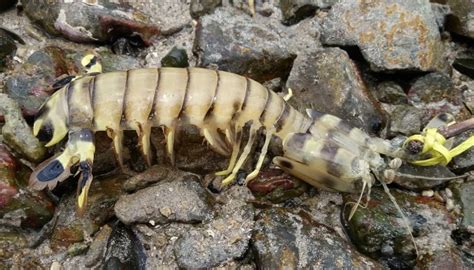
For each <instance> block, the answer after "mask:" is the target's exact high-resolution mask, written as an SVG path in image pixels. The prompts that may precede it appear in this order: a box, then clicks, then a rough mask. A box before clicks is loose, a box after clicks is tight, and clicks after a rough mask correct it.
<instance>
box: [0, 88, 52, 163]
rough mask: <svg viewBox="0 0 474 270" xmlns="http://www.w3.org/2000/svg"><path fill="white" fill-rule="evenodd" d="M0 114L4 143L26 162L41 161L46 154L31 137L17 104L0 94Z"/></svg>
mask: <svg viewBox="0 0 474 270" xmlns="http://www.w3.org/2000/svg"><path fill="white" fill-rule="evenodd" d="M0 113H1V114H3V116H4V119H5V125H3V127H2V136H3V140H4V141H5V143H7V144H8V145H9V146H10V147H11V148H12V149H13V150H15V151H16V152H17V153H19V154H20V155H21V156H22V157H24V158H26V159H28V160H31V161H34V162H35V161H36V162H37V161H40V160H42V158H43V157H44V155H45V153H46V150H45V148H44V146H43V145H42V144H41V143H40V142H39V140H38V139H37V138H36V137H34V136H33V132H32V131H31V128H30V127H29V126H28V124H27V123H26V121H25V119H23V116H22V115H21V111H20V107H19V106H18V104H17V103H16V102H15V101H14V100H12V99H10V98H9V97H8V96H7V95H5V94H0Z"/></svg>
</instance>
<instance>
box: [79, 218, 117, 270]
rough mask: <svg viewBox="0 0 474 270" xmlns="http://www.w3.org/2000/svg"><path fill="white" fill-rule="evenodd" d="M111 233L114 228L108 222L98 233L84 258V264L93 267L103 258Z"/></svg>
mask: <svg viewBox="0 0 474 270" xmlns="http://www.w3.org/2000/svg"><path fill="white" fill-rule="evenodd" d="M111 233H112V228H111V227H110V226H109V225H107V224H106V225H104V226H103V227H102V228H101V230H100V231H99V232H98V233H97V234H96V236H95V238H94V241H93V242H92V244H91V245H90V247H89V250H88V251H87V254H86V256H85V258H84V264H85V265H86V266H87V267H92V266H94V265H96V264H97V263H98V262H99V261H101V260H102V259H103V257H104V255H105V251H106V248H107V242H108V241H109V237H110V234H111Z"/></svg>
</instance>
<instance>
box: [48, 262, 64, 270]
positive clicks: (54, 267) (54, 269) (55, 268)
mask: <svg viewBox="0 0 474 270" xmlns="http://www.w3.org/2000/svg"><path fill="white" fill-rule="evenodd" d="M61 269H62V265H61V263H59V262H57V261H53V262H52V263H51V266H50V267H49V270H61Z"/></svg>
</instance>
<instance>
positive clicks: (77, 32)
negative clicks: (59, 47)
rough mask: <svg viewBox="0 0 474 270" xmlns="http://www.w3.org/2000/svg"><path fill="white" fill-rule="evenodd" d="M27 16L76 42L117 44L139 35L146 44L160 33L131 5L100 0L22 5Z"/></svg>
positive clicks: (45, 27)
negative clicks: (123, 38) (120, 40)
mask: <svg viewBox="0 0 474 270" xmlns="http://www.w3.org/2000/svg"><path fill="white" fill-rule="evenodd" d="M22 5H23V9H24V11H25V13H26V15H27V16H28V17H29V18H30V20H32V21H33V22H34V23H36V24H38V25H40V26H42V27H43V28H44V29H45V30H46V31H47V32H48V33H50V34H54V35H62V36H64V37H65V38H67V39H69V40H71V41H75V42H104V43H109V42H114V41H115V40H117V39H118V38H120V37H126V38H127V37H132V36H134V35H135V36H136V35H138V36H139V37H140V38H141V39H142V40H143V42H144V43H145V44H149V43H150V39H151V37H153V36H155V35H157V34H158V33H159V29H158V28H157V27H156V26H155V25H153V24H152V23H151V21H150V20H149V18H148V16H146V14H144V13H142V12H140V11H139V10H137V9H134V8H133V7H132V6H130V5H128V4H116V2H115V1H108V0H100V1H96V2H95V4H86V3H84V2H70V3H65V2H54V3H53V2H50V1H44V0H41V1H30V0H23V1H22Z"/></svg>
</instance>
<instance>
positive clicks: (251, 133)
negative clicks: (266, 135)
mask: <svg viewBox="0 0 474 270" xmlns="http://www.w3.org/2000/svg"><path fill="white" fill-rule="evenodd" d="M256 133H257V129H256V128H255V127H254V125H251V126H250V131H249V140H248V141H247V144H246V145H245V148H244V151H243V152H242V154H241V155H240V157H239V160H238V161H237V164H236V165H235V167H234V169H233V170H232V173H231V174H230V175H229V176H227V178H226V179H224V180H223V181H222V185H223V186H226V185H229V184H230V183H232V182H233V181H234V180H235V176H236V175H237V172H238V171H239V170H240V168H241V167H242V165H243V164H244V162H245V160H247V157H248V155H249V154H250V150H252V145H253V143H254V141H255V135H256Z"/></svg>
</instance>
